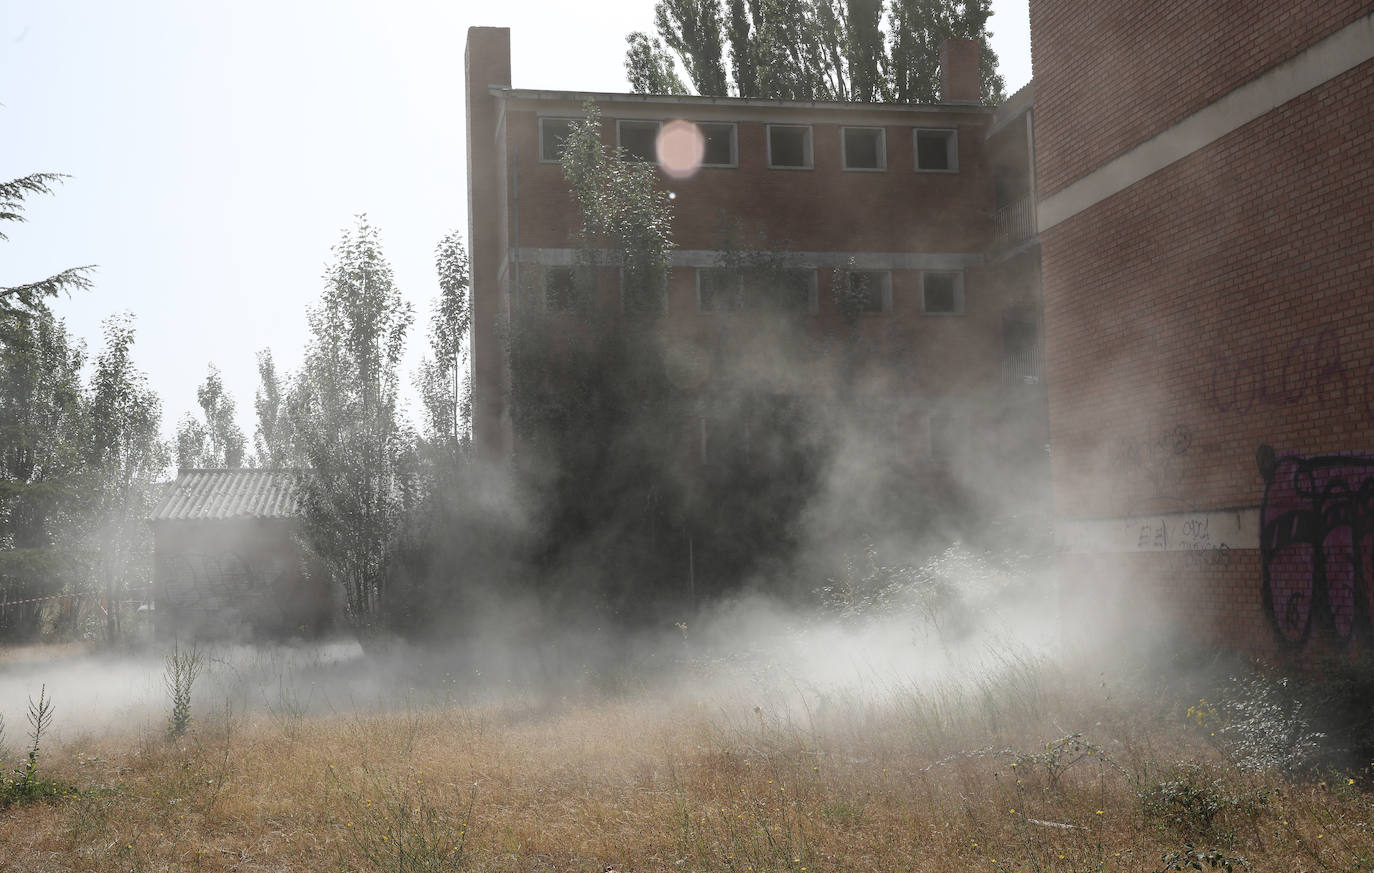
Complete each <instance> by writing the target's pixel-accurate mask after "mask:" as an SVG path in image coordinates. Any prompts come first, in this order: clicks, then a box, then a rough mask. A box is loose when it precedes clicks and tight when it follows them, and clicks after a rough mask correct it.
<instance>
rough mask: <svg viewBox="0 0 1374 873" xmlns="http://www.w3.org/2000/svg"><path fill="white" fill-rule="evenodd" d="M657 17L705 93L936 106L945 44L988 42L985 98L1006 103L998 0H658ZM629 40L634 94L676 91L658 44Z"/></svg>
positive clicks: (639, 36) (662, 33)
mask: <svg viewBox="0 0 1374 873" xmlns="http://www.w3.org/2000/svg"><path fill="white" fill-rule="evenodd" d="M654 13H655V15H654V24H655V29H656V31H657V33H658V36H659V38H660V39H661V40H662V44H666V45H667V47H668V48H670V49H672V51H673V53H674V54H675V55H676V57H677V58H678V59H680V60H681V61H682V64H683V67H684V69H685V70H686V72H687V78H688V79H689V80H690V81H691V83H692V85H693V87H694V88H695V89H696V92H697V93H698V94H702V95H706V96H727V95H734V96H739V97H763V98H771V99H781V100H846V101H848V100H852V101H857V102H872V101H889V102H899V103H938V102H939V96H940V95H939V66H940V44H941V43H942V42H943V41H944V40H945V39H948V38H971V39H977V40H978V41H979V42H980V43H981V52H980V72H981V81H982V96H983V100H984V102H985V103H988V104H990V105H996V104H997V103H1000V102H1001V101H1002V100H1003V99H1004V94H1003V82H1002V78H1001V76H999V75H997V55H996V54H995V53H994V52H993V51H992V49H991V48H990V47H989V44H988V38H989V36H990V35H991V34H989V33H988V30H987V22H988V18H989V17H990V16H991V15H992V5H991V0H726V3H725V6H724V7H722V4H721V0H659V2H658V3H657V4H656V5H655V8H654ZM884 13H886V16H885V17H884ZM884 21H885V22H886V25H887V32H886V33H885V32H884V30H883V24H884ZM627 41H628V43H629V49H628V51H627V53H626V59H625V67H626V71H627V73H628V75H629V78H630V82H631V86H632V88H633V89H634V90H635V91H639V92H648V93H661V94H662V93H677V92H676V91H674V90H672V87H673V84H674V83H678V84H680V80H679V79H678V78H677V72H676V69H675V65H674V61H673V58H672V56H670V55H668V54H667V53H666V52H665V51H663V49H662V48H661V47H660V43H659V41H658V40H652V41H651V40H650V39H649V37H648V36H647V35H645V34H643V33H632V34H630V36H629V38H628V40H627ZM727 54H728V56H729V70H730V76H729V77H728V78H729V80H728V81H727V76H726V73H725V67H726V64H725V57H726V55H727Z"/></svg>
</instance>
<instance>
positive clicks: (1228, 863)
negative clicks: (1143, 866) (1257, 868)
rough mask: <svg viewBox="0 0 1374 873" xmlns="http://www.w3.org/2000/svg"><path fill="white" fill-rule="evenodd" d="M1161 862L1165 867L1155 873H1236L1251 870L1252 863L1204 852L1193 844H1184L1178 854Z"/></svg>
mask: <svg viewBox="0 0 1374 873" xmlns="http://www.w3.org/2000/svg"><path fill="white" fill-rule="evenodd" d="M1161 860H1163V862H1164V866H1163V867H1160V868H1159V869H1158V870H1156V871H1155V873H1179V871H1183V870H1225V871H1226V873H1235V871H1236V869H1237V868H1239V869H1241V870H1249V869H1250V862H1249V861H1247V860H1245V859H1244V858H1241V857H1239V856H1231V855H1226V854H1224V853H1223V852H1221V851H1218V850H1213V851H1210V852H1208V851H1203V850H1201V849H1197V848H1194V847H1193V844H1192V843H1186V844H1184V846H1183V848H1182V849H1180V850H1178V851H1176V852H1169V853H1167V854H1166V855H1164V857H1163V858H1162V859H1161Z"/></svg>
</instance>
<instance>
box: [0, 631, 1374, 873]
mask: <svg viewBox="0 0 1374 873" xmlns="http://www.w3.org/2000/svg"><path fill="white" fill-rule="evenodd" d="M1003 661H1004V666H1002V667H998V668H993V669H988V670H973V669H966V666H967V664H968V659H967V658H966V657H965V656H963V655H962V654H959V653H951V655H950V656H949V661H948V663H947V664H945V665H943V666H942V668H941V670H940V672H942V673H944V674H945V678H944V679H940V680H929V681H911V682H901V681H895V680H896V678H897V677H893V679H894V681H891V682H889V683H888V685H887V687H885V688H883V689H881V690H880V689H877V688H873V687H871V686H868V684H867V683H865V684H864V685H862V686H848V687H842V688H826V689H820V688H812V687H810V683H809V682H808V681H807V680H806V679H805V678H804V677H799V676H791V675H788V672H787V669H786V664H785V663H784V662H778V663H775V664H774V665H773V666H772V667H771V669H765V666H766V665H763V664H761V663H760V662H758V661H751V662H748V663H744V662H737V661H732V660H730V659H721V660H714V661H712V662H710V663H709V664H707V663H705V662H701V663H696V662H688V663H687V664H685V665H683V667H682V668H681V670H680V671H679V672H677V673H670V674H665V673H663V672H661V668H659V669H657V670H656V671H655V672H654V673H652V674H651V675H646V676H641V677H640V680H639V681H638V682H634V683H630V684H631V685H634V686H637V687H641V688H645V687H648V686H653V687H656V688H659V689H662V690H658V691H647V690H646V691H636V692H630V693H624V694H620V695H616V696H605V695H602V694H597V693H595V692H587V693H583V694H576V693H574V694H571V695H567V696H564V695H560V694H558V693H555V695H554V696H552V697H548V696H544V695H542V694H539V693H536V692H535V690H534V689H533V688H531V687H528V686H524V685H522V684H520V683H515V684H508V683H507V681H506V679H504V678H501V679H498V680H497V681H496V683H495V684H496V686H497V687H498V688H499V689H500V692H501V693H500V696H499V697H497V698H496V699H495V700H492V698H491V692H492V691H494V690H496V689H495V688H492V687H491V686H488V685H486V684H485V679H484V678H479V677H477V676H475V674H473V673H471V672H469V677H470V678H469V679H467V680H462V681H459V682H457V683H455V682H454V681H453V680H452V679H450V678H449V677H448V676H444V675H443V673H442V672H441V671H438V670H436V669H435V668H434V664H433V663H427V664H425V665H424V667H423V668H422V667H420V666H419V665H415V666H413V667H407V668H402V669H401V672H398V673H396V674H394V675H387V676H378V677H375V678H376V679H377V680H379V681H380V682H381V683H382V684H385V685H390V686H400V687H403V688H407V689H409V690H408V691H407V692H406V694H405V699H406V705H405V706H404V707H397V708H395V709H393V710H391V711H389V712H376V711H372V710H370V709H369V710H360V711H342V712H340V711H333V712H331V711H329V710H328V709H326V710H325V711H324V712H321V713H312V712H308V711H302V712H301V713H300V714H299V715H298V716H297V717H293V718H292V719H291V722H290V724H289V725H287V724H284V723H283V722H281V721H280V720H273V719H262V718H257V717H256V716H254V715H253V714H252V713H251V712H249V713H244V712H242V711H221V712H220V713H218V714H213V715H209V716H207V717H206V718H205V719H199V720H197V722H196V723H195V724H193V725H192V726H191V728H190V729H189V730H188V731H187V732H186V734H185V735H184V737H183V738H182V740H180V741H179V742H176V743H168V742H161V741H158V740H157V737H156V735H154V736H152V737H149V736H147V735H140V734H139V733H138V732H137V731H136V730H135V729H130V730H128V731H127V732H120V731H115V732H109V733H106V734H103V735H101V736H92V735H89V734H85V735H76V736H75V737H74V738H73V739H72V740H70V741H69V742H67V743H66V744H65V745H59V746H57V747H56V748H54V749H48V748H47V746H46V745H45V746H44V750H43V755H42V758H41V764H42V775H41V776H40V777H39V778H41V779H44V780H49V779H51V780H53V783H52V784H58V780H69V781H78V774H79V781H81V782H83V783H92V784H94V785H97V786H105V789H104V790H103V791H92V792H82V793H80V794H78V795H77V796H76V797H75V798H73V799H71V800H70V801H69V802H65V803H61V804H52V805H44V806H42V807H38V808H36V809H35V810H34V811H30V812H26V813H25V814H23V815H15V814H10V813H7V814H4V815H0V844H3V845H5V846H6V849H7V851H8V853H9V854H8V856H7V860H9V861H10V863H11V864H13V865H17V866H18V867H19V868H20V869H27V868H31V867H34V866H36V865H38V864H39V862H40V861H41V859H42V858H46V857H50V856H51V855H52V854H53V853H56V854H59V855H61V856H62V857H63V858H64V859H66V863H67V864H68V866H69V868H70V869H73V870H104V869H112V868H115V867H121V868H127V867H130V866H133V867H141V868H142V869H146V870H161V869H179V868H185V867H188V866H189V867H192V868H194V866H195V865H196V864H199V866H200V867H201V869H229V868H231V867H233V866H235V865H243V864H244V863H245V862H246V859H251V862H252V863H253V864H256V865H259V866H264V867H272V868H276V869H295V868H302V869H304V868H318V866H319V864H321V863H325V864H328V865H330V866H331V868H337V869H341V870H354V871H362V870H385V871H403V870H490V871H516V870H519V871H531V870H534V871H552V870H555V869H557V870H564V869H587V870H602V869H605V868H607V867H610V868H613V869H615V870H646V869H647V870H654V869H674V870H684V871H707V870H737V871H740V873H754V871H761V870H774V871H781V870H787V871H796V873H800V871H801V869H802V868H803V867H804V868H806V871H807V873H813V871H853V870H873V869H911V870H949V869H959V870H971V871H984V873H994V871H997V873H1004V871H1044V873H1077V871H1084V870H1092V871H1120V873H1138V871H1161V873H1163V871H1183V870H1211V869H1217V870H1224V869H1228V865H1229V866H1230V869H1231V870H1232V871H1233V873H1235V871H1238V870H1250V869H1253V870H1301V869H1308V870H1312V869H1330V870H1342V871H1344V870H1349V871H1355V870H1364V869H1367V868H1368V864H1369V862H1370V860H1371V859H1374V834H1371V832H1370V830H1369V822H1370V821H1374V796H1371V795H1370V794H1369V792H1368V790H1367V788H1365V787H1362V785H1361V783H1360V782H1359V780H1360V779H1361V778H1362V774H1363V772H1364V769H1363V768H1359V769H1348V770H1340V771H1322V772H1309V773H1305V774H1304V773H1294V774H1291V775H1288V774H1285V773H1283V772H1281V771H1278V770H1268V771H1255V770H1252V769H1246V768H1244V767H1242V766H1239V765H1238V764H1237V763H1235V762H1233V761H1232V760H1231V758H1230V757H1229V756H1228V755H1227V754H1226V752H1225V750H1224V749H1222V748H1219V747H1218V746H1217V745H1216V743H1215V742H1214V740H1213V738H1212V737H1211V736H1210V733H1211V731H1210V730H1203V729H1201V728H1200V727H1199V726H1198V725H1197V722H1196V718H1195V717H1190V716H1189V715H1188V713H1187V708H1188V705H1190V704H1189V703H1188V700H1187V699H1184V698H1181V697H1177V696H1175V697H1170V698H1168V699H1165V698H1162V697H1161V696H1160V693H1159V689H1158V687H1157V686H1154V685H1151V684H1150V683H1149V682H1148V681H1147V680H1138V681H1137V680H1132V681H1130V682H1127V681H1125V678H1124V676H1125V674H1123V673H1122V672H1121V668H1120V667H1119V666H1117V665H1115V664H1113V663H1110V662H1104V661H1102V660H1100V659H1099V660H1098V661H1096V662H1095V663H1093V664H1091V665H1085V667H1084V668H1083V669H1080V668H1078V667H1074V666H1056V665H1054V664H1053V663H1051V662H1049V661H1047V660H1044V659H1042V658H1038V657H1033V656H1029V655H1024V654H1022V655H1006V656H1004V658H1003ZM961 665H964V666H961ZM489 666H493V665H491V664H487V663H482V664H481V665H480V667H481V669H482V670H483V671H485V670H486V668H487V667H489ZM338 669H339V670H340V673H339V675H340V677H343V676H345V675H349V676H352V674H351V672H350V671H351V670H352V669H353V667H352V666H350V665H341V666H340V667H339V668H338ZM682 670H685V672H682ZM308 675H309V679H310V681H312V682H315V681H324V680H325V679H326V675H325V674H322V673H320V672H318V667H317V668H315V669H312V671H311V672H310V673H309V674H308ZM440 677H442V678H440ZM295 678H296V680H297V681H300V680H303V679H304V678H305V677H304V676H301V677H295ZM352 678H354V679H356V676H352ZM288 681H291V680H290V677H288ZM1209 681H1213V682H1214V684H1215V685H1216V687H1217V688H1218V689H1220V688H1222V687H1223V686H1225V685H1227V684H1229V683H1227V681H1226V678H1225V676H1224V675H1222V676H1220V677H1217V678H1216V679H1215V680H1209ZM592 684H596V683H592ZM1291 684H1292V683H1290V685H1291ZM564 687H565V688H566V686H564ZM668 689H671V690H668ZM1209 699H1211V698H1209ZM480 700H486V701H488V702H479V701H480ZM1066 729H1068V732H1067V733H1065V730H1066ZM46 736H47V734H46V733H43V737H44V740H45V743H46ZM35 760H38V759H37V757H35ZM1366 766H1367V765H1366ZM264 786H271V788H270V790H264ZM50 796H53V795H50ZM56 796H59V797H60V796H63V793H62V789H60V788H59V790H58V794H57V795H56ZM307 835H308V836H307Z"/></svg>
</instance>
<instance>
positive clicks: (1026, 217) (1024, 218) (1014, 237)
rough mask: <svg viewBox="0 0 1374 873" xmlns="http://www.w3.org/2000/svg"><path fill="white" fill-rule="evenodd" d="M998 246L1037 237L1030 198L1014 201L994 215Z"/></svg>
mask: <svg viewBox="0 0 1374 873" xmlns="http://www.w3.org/2000/svg"><path fill="white" fill-rule="evenodd" d="M993 221H994V224H995V232H996V241H997V244H998V245H1004V246H1005V245H1011V244H1013V243H1019V242H1021V241H1022V240H1026V239H1030V238H1031V237H1033V236H1035V211H1034V207H1033V206H1032V204H1031V199H1030V197H1029V196H1027V197H1022V198H1021V199H1020V200H1014V201H1012V202H1011V203H1008V204H1007V205H1006V206H1003V207H1002V208H1001V209H998V210H997V211H996V212H995V213H993Z"/></svg>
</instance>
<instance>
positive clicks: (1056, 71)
mask: <svg viewBox="0 0 1374 873" xmlns="http://www.w3.org/2000/svg"><path fill="white" fill-rule="evenodd" d="M1369 11H1370V6H1369V3H1368V0H1319V2H1308V3H1297V2H1293V0H1168V2H1159V3H1142V2H1140V0H1031V3H1030V17H1031V50H1032V58H1033V61H1034V66H1035V83H1036V86H1035V87H1036V91H1035V102H1036V105H1035V109H1036V128H1037V129H1036V137H1037V144H1038V145H1037V150H1038V156H1037V172H1038V174H1039V179H1038V182H1039V189H1040V196H1041V197H1045V196H1048V195H1049V194H1052V193H1054V192H1055V191H1058V190H1059V189H1060V188H1063V187H1064V186H1065V185H1067V184H1069V183H1070V182H1072V181H1073V180H1074V179H1077V178H1079V177H1081V176H1083V175H1084V174H1086V173H1087V172H1089V171H1090V170H1092V169H1094V168H1096V167H1099V166H1101V165H1102V164H1103V163H1105V162H1107V161H1108V160H1111V159H1112V158H1114V157H1116V156H1117V155H1119V154H1121V153H1122V152H1124V151H1126V150H1127V149H1129V148H1131V147H1132V146H1134V145H1136V144H1137V143H1139V142H1141V141H1142V140H1145V139H1148V138H1149V137H1151V136H1153V135H1155V134H1157V133H1159V132H1160V131H1162V130H1164V129H1166V128H1168V127H1169V126H1171V125H1172V124H1174V123H1175V122H1177V121H1179V120H1181V119H1183V118H1185V117H1187V116H1188V115H1191V114H1192V113H1193V112H1196V111H1197V110H1198V109H1201V108H1202V107H1203V106H1206V105H1207V104H1209V103H1211V102H1213V101H1215V100H1217V99H1218V98H1220V97H1222V96H1223V95H1225V94H1226V93H1227V92H1229V91H1231V90H1232V89H1234V88H1235V87H1236V86H1238V85H1240V84H1242V83H1244V82H1246V81H1248V80H1250V79H1252V78H1254V77H1255V76H1257V75H1258V74H1260V73H1261V72H1263V71H1264V70H1266V69H1268V68H1269V67H1271V66H1273V65H1274V64H1276V63H1279V62H1280V61H1283V60H1285V59H1287V58H1289V57H1291V56H1293V55H1295V54H1296V53H1298V52H1299V51H1300V50H1301V49H1303V48H1304V47H1306V46H1309V45H1311V44H1312V43H1314V42H1316V41H1317V40H1319V39H1321V38H1322V37H1324V36H1327V35H1329V34H1331V33H1333V32H1334V31H1336V30H1339V29H1340V28H1341V27H1343V26H1344V25H1346V24H1349V23H1350V22H1351V21H1354V20H1355V19H1356V18H1359V17H1360V16H1362V15H1366V14H1368V13H1369Z"/></svg>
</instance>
